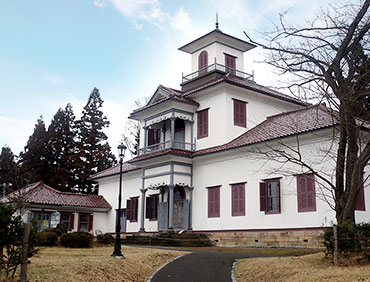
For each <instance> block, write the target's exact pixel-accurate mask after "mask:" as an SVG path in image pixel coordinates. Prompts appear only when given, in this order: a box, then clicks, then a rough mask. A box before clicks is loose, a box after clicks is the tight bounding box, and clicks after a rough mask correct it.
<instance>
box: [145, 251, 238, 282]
mask: <svg viewBox="0 0 370 282" xmlns="http://www.w3.org/2000/svg"><path fill="white" fill-rule="evenodd" d="M186 255H188V254H183V255H179V256H177V257H175V258H173V259H171V260H170V261H168V262H166V263H164V264H162V265H161V266H160V267H159V268H157V269H156V270H154V272H152V274H151V275H150V276H149V277H148V279H146V280H145V282H151V281H152V279H153V277H154V275H156V274H157V273H158V272H159V271H160V270H161V269H162V268H163V267H165V266H166V265H167V264H170V263H171V262H173V261H175V260H177V259H179V258H181V257H183V256H186ZM233 282H234V281H233Z"/></svg>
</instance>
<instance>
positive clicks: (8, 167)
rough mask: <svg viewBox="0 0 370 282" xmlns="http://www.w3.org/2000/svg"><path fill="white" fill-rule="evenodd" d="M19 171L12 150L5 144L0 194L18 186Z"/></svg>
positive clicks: (0, 156)
mask: <svg viewBox="0 0 370 282" xmlns="http://www.w3.org/2000/svg"><path fill="white" fill-rule="evenodd" d="M17 171H18V166H17V163H16V162H15V156H14V154H13V152H12V150H11V149H10V148H9V147H8V146H6V145H5V146H4V147H3V148H2V149H1V154H0V196H3V195H4V194H5V193H8V192H10V191H11V190H13V189H15V188H16V173H17ZM4 192H5V193H4Z"/></svg>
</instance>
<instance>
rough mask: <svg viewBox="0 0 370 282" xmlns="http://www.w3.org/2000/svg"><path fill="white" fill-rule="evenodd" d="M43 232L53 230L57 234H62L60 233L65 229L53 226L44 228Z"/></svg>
mask: <svg viewBox="0 0 370 282" xmlns="http://www.w3.org/2000/svg"><path fill="white" fill-rule="evenodd" d="M41 232H53V233H55V234H57V236H60V235H62V234H63V231H62V230H60V229H59V228H52V227H49V228H46V229H44V230H42V231H41Z"/></svg>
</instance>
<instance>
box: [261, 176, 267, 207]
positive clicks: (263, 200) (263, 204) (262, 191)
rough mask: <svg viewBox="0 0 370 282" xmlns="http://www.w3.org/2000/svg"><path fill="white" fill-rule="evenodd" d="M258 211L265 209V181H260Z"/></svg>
mask: <svg viewBox="0 0 370 282" xmlns="http://www.w3.org/2000/svg"><path fill="white" fill-rule="evenodd" d="M260 211H267V183H266V182H260Z"/></svg>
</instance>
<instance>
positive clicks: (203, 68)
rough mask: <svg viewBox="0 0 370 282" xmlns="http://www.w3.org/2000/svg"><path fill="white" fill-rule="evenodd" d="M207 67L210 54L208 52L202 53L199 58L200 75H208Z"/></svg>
mask: <svg viewBox="0 0 370 282" xmlns="http://www.w3.org/2000/svg"><path fill="white" fill-rule="evenodd" d="M207 67H208V53H207V51H202V52H201V53H200V54H199V58H198V70H199V75H203V74H205V73H207Z"/></svg>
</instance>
